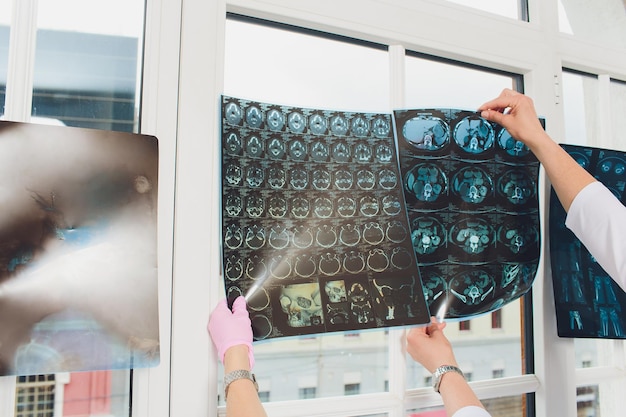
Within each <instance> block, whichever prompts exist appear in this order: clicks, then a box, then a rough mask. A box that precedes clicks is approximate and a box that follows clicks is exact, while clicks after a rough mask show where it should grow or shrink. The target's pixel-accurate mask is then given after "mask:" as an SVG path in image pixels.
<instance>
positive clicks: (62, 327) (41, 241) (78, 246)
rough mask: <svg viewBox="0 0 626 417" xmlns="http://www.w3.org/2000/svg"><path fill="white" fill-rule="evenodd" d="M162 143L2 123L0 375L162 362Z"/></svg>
mask: <svg viewBox="0 0 626 417" xmlns="http://www.w3.org/2000/svg"><path fill="white" fill-rule="evenodd" d="M158 166H159V147H158V140H157V138H155V137H153V136H148V135H139V134H132V133H126V132H111V131H104V130H93V129H83V128H73V127H66V126H47V125H38V124H29V123H17V122H8V121H0V177H1V180H0V181H2V184H1V186H0V190H1V191H0V207H1V209H0V375H36V374H48V373H55V372H74V371H90V370H101V369H130V368H142V367H150V366H157V365H158V364H159V357H160V347H159V346H160V345H159V320H158V319H159V317H158V297H157V295H158V269H157V201H158Z"/></svg>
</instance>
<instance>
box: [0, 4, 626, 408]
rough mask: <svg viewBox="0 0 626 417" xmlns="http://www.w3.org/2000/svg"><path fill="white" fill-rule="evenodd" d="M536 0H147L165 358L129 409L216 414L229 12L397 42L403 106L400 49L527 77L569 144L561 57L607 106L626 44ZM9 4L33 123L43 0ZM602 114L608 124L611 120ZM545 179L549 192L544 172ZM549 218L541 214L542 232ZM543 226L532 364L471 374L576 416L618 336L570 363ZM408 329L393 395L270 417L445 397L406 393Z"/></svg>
mask: <svg viewBox="0 0 626 417" xmlns="http://www.w3.org/2000/svg"><path fill="white" fill-rule="evenodd" d="M528 2H529V16H530V23H527V22H520V21H515V20H512V19H508V18H504V17H501V16H495V15H492V14H489V13H487V12H483V11H480V10H474V9H470V8H467V7H463V6H459V5H455V4H452V3H448V2H445V1H436V0H386V1H384V2H383V1H363V0H343V1H341V2H337V1H330V0H308V1H299V2H295V1H293V0H263V1H259V0H212V1H207V0H147V8H146V36H145V60H144V72H143V99H142V103H143V110H142V133H146V134H154V135H156V136H157V137H158V138H159V140H160V156H161V159H160V160H161V168H160V181H159V183H160V187H161V189H160V191H159V198H160V201H159V217H160V220H159V232H160V234H159V238H160V239H159V284H160V287H159V303H160V318H161V328H160V330H161V364H160V365H159V366H158V367H156V368H149V369H140V370H136V371H135V372H134V381H133V401H132V403H133V412H132V415H133V417H166V416H180V415H190V416H214V415H216V411H215V410H216V409H217V387H218V383H217V380H218V377H219V376H220V375H218V366H217V358H216V355H215V352H214V348H213V345H212V343H211V341H210V339H209V337H208V335H207V333H206V321H207V318H208V315H209V313H210V311H211V310H212V308H213V306H214V305H215V304H216V303H217V301H218V300H219V299H220V298H222V295H221V294H223V287H222V281H221V276H220V242H219V238H218V236H219V224H220V222H219V212H220V210H219V205H218V204H217V201H219V188H220V187H219V184H220V175H219V148H218V146H219V121H220V120H219V96H220V94H221V93H222V89H223V88H222V86H223V71H224V67H223V62H224V59H223V58H224V41H225V36H224V27H225V19H226V12H227V11H228V12H232V13H237V14H242V15H246V16H251V17H257V18H262V19H267V20H270V21H275V22H279V23H285V24H290V25H295V26H300V27H304V28H309V29H315V30H320V31H325V32H329V33H333V34H337V35H342V36H348V37H352V38H355V39H362V40H365V41H370V42H375V43H380V44H385V45H389V46H390V48H389V57H390V60H389V61H390V62H389V65H390V80H389V82H390V86H391V89H390V90H391V97H390V99H389V104H390V107H392V108H394V107H401V106H402V104H403V103H404V70H403V62H404V56H405V54H404V53H405V51H406V50H411V51H416V52H421V53H426V54H431V55H435V56H439V57H442V58H448V59H453V60H457V61H462V62H467V63H469V64H474V65H480V66H484V67H489V68H493V69H497V70H503V71H507V72H512V73H518V74H522V75H523V76H524V89H525V92H526V93H527V94H529V95H530V96H532V97H533V98H534V100H535V104H536V106H537V109H538V112H539V113H540V115H541V116H543V117H545V118H546V120H547V121H549V123H548V124H547V127H546V129H547V131H548V133H550V134H551V135H552V137H554V138H555V139H556V140H557V141H560V142H566V139H565V138H563V135H564V117H563V102H562V94H561V90H560V78H561V71H562V68H563V67H565V68H570V69H574V70H579V71H584V72H588V73H592V74H597V75H598V76H599V77H598V80H599V83H600V88H599V94H600V103H608V91H609V87H608V85H609V83H610V79H611V78H614V79H618V80H622V81H624V80H626V51H625V50H623V49H615V48H611V47H606V46H604V45H599V44H594V43H590V42H585V41H582V40H579V39H576V38H575V37H573V36H569V35H563V34H560V33H559V32H558V13H557V0H529V1H528ZM13 7H14V10H13V15H14V19H13V22H14V24H15V22H21V23H20V25H19V27H20V28H21V29H22V31H21V32H16V36H15V37H13V34H12V38H11V42H12V43H11V54H12V55H11V58H10V60H9V65H10V68H9V71H8V80H7V102H6V109H7V118H8V119H9V120H17V121H27V120H28V119H29V117H30V107H31V101H32V97H29V94H30V95H32V66H33V56H32V55H31V54H32V53H33V50H32V46H30V43H29V42H30V41H31V38H30V37H31V36H32V32H29V30H32V28H33V26H32V25H33V22H32V19H33V18H34V17H33V16H36V13H35V14H33V10H36V7H37V0H14V6H13ZM29 21H30V26H29V23H28V22H29ZM24 22H26V23H24ZM451 28H453V30H454V32H452V33H456V34H457V35H456V36H453V35H451ZM16 48H17V49H16ZM18 86H19V87H18ZM497 93H498V92H494V94H497ZM602 105H604V104H602ZM606 105H608V104H606ZM602 114H603V116H601V117H605V118H608V117H609V116H608V114H609V113H608V112H604V113H602ZM601 124H602V125H603V126H610V123H608V121H607V120H603V121H601ZM605 133H607V134H608V133H610V132H605ZM541 179H542V181H541V183H542V186H543V190H542V191H543V194H542V198H543V201H544V202H545V201H546V200H547V198H546V197H547V196H548V187H547V182H546V180H545V175H544V174H543V171H542V174H541ZM545 206H546V204H545V203H544V204H543V209H544V210H543V211H542V213H545ZM546 220H547V219H546V218H545V216H544V217H543V218H542V219H541V221H542V224H543V225H544V226H543V227H544V232H545V231H546V230H547V229H546V227H547V225H546ZM172 229H173V232H172ZM545 236H546V233H544V241H543V242H542V247H543V248H544V249H543V251H544V252H543V254H542V255H543V256H542V261H541V262H540V265H539V268H540V272H539V274H538V276H537V279H536V281H535V284H534V287H533V299H534V300H535V302H534V306H533V314H534V322H533V326H534V332H535V340H534V348H535V349H534V357H535V373H534V374H529V375H521V376H516V377H505V378H502V379H498V380H497V381H494V380H487V381H476V382H472V383H471V385H472V387H473V388H474V390H475V391H476V393H477V394H478V396H479V397H481V398H493V397H498V396H511V395H521V394H524V393H535V398H536V415H537V416H538V417H548V416H554V415H567V416H571V415H575V413H576V390H575V387H576V386H585V385H593V384H601V386H602V389H603V390H604V389H605V388H607V390H608V389H609V388H608V387H609V386H610V389H611V390H612V391H613V392H615V393H617V392H624V390H626V386H625V385H626V378H625V376H626V371H625V370H624V364H625V363H626V361H625V358H624V342H622V341H615V343H613V344H612V348H613V353H614V356H613V359H612V360H613V362H612V365H610V366H603V367H593V368H586V369H576V364H575V358H574V343H573V340H572V339H564V338H559V337H557V336H556V320H555V312H554V302H553V299H552V286H551V281H550V279H547V278H549V275H547V274H548V273H549V265H548V263H549V262H548V261H546V260H547V259H548V258H549V256H548V253H547V251H546V247H547V245H546V243H547V241H546V239H545ZM402 333H403V330H398V329H391V330H390V331H389V335H390V337H389V340H390V346H389V352H390V356H389V375H390V380H389V392H381V393H376V394H366V395H359V400H358V401H355V398H354V397H350V398H345V397H333V398H323V399H311V400H302V401H290V402H280V403H268V404H267V405H266V409H267V410H268V413H269V415H272V416H273V417H280V416H285V417H286V416H289V417H294V416H310V415H311V414H310V411H311V410H318V411H319V414H320V415H324V416H345V415H348V414H349V415H359V414H361V415H362V414H375V413H386V415H388V416H389V417H404V415H405V410H406V409H409V408H417V407H429V406H436V405H440V404H441V398H440V397H439V396H438V395H436V394H435V393H434V392H432V390H430V389H428V388H420V389H413V390H408V391H407V390H406V387H405V382H404V381H405V372H406V371H405V370H406V363H405V360H406V359H405V355H404V354H403V353H402V349H401V346H400V339H401V336H402ZM391 376H392V377H391ZM11 381H13V382H11ZM14 390H15V382H14V378H13V379H12V378H10V377H4V378H0V398H1V399H2V401H0V417H8V416H12V415H13V409H14V404H12V401H13V400H12V398H14ZM5 399H7V401H5ZM619 402H620V397H619V395H613V396H611V397H608V398H603V407H604V406H605V403H609V404H608V405H607V406H608V407H609V409H610V408H611V407H612V408H613V410H619V409H620V408H618V407H620V404H619ZM223 413H224V409H223V408H221V409H220V413H219V414H220V415H223ZM604 413H605V411H604V410H603V414H604ZM615 415H617V414H615Z"/></svg>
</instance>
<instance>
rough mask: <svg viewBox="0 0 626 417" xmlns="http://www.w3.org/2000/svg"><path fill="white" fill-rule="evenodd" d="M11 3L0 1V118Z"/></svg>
mask: <svg viewBox="0 0 626 417" xmlns="http://www.w3.org/2000/svg"><path fill="white" fill-rule="evenodd" d="M12 4H13V2H12V1H11V0H0V116H2V115H3V114H4V99H5V96H6V87H7V68H8V63H9V30H10V25H11V15H12V11H11V10H12V9H11V6H12Z"/></svg>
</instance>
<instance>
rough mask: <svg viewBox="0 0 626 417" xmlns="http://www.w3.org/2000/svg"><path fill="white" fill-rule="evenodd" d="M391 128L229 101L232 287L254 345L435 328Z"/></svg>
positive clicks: (226, 240)
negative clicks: (241, 299)
mask: <svg viewBox="0 0 626 417" xmlns="http://www.w3.org/2000/svg"><path fill="white" fill-rule="evenodd" d="M391 126H392V123H391V115H390V114H370V113H357V112H354V113H352V112H343V111H332V110H317V109H307V108H296V107H289V106H281V105H273V104H267V103H260V102H254V101H249V100H244V99H239V98H234V97H227V96H223V97H222V242H223V251H222V256H223V273H224V282H225V289H226V295H227V298H228V300H229V302H232V301H233V300H234V298H236V297H237V296H239V295H243V296H245V297H246V299H247V301H248V307H249V311H250V315H251V321H252V327H253V332H254V338H255V340H263V339H270V338H276V337H283V336H295V335H306V334H316V333H325V332H333V331H346V330H357V329H367V328H377V327H389V326H399V325H409V324H425V323H428V322H429V311H428V308H427V306H426V302H425V300H424V295H423V289H422V286H421V280H420V276H419V271H418V268H417V261H416V258H415V252H414V250H413V247H412V243H411V239H410V233H409V225H408V220H407V216H406V208H405V204H404V199H403V194H402V181H401V178H400V173H399V168H398V159H397V154H396V148H395V144H394V138H393V132H392V128H391Z"/></svg>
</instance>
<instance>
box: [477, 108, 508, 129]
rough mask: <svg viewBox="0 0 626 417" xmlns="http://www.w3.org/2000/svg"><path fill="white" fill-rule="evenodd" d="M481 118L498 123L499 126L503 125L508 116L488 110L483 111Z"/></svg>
mask: <svg viewBox="0 0 626 417" xmlns="http://www.w3.org/2000/svg"><path fill="white" fill-rule="evenodd" d="M480 116H481V117H482V118H484V119H487V120H491V121H492V122H496V123H498V124H499V125H502V120H503V119H504V117H505V116H506V115H505V114H504V113H501V112H499V111H497V110H492V109H487V110H483V111H481V112H480Z"/></svg>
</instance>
